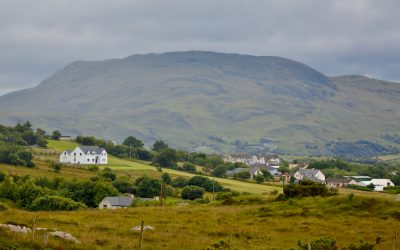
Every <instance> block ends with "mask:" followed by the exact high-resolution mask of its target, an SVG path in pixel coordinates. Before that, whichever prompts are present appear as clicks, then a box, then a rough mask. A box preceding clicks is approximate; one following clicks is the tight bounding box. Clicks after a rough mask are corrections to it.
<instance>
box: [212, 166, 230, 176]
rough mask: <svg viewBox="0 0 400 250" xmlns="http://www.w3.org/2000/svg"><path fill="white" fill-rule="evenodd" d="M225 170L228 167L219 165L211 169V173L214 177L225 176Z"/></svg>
mask: <svg viewBox="0 0 400 250" xmlns="http://www.w3.org/2000/svg"><path fill="white" fill-rule="evenodd" d="M227 170H228V168H227V167H226V166H224V165H219V166H217V167H216V168H214V169H213V171H212V172H211V175H212V176H215V177H225V174H226V171H227Z"/></svg>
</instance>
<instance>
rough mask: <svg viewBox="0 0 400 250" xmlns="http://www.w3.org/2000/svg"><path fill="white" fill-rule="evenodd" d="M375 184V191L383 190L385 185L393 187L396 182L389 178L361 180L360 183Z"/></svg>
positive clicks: (364, 184)
mask: <svg viewBox="0 0 400 250" xmlns="http://www.w3.org/2000/svg"><path fill="white" fill-rule="evenodd" d="M371 184H373V185H374V191H380V192H381V191H383V188H385V187H393V186H394V184H393V182H392V181H391V180H389V179H371V180H370V181H360V182H359V183H358V185H360V186H363V187H366V186H368V185H371Z"/></svg>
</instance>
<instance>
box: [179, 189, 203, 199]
mask: <svg viewBox="0 0 400 250" xmlns="http://www.w3.org/2000/svg"><path fill="white" fill-rule="evenodd" d="M203 194H204V188H201V187H197V186H188V187H185V188H184V189H183V190H182V193H181V197H182V199H185V200H195V199H199V198H203Z"/></svg>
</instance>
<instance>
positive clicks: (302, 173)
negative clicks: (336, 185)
mask: <svg viewBox="0 0 400 250" xmlns="http://www.w3.org/2000/svg"><path fill="white" fill-rule="evenodd" d="M294 177H295V178H296V179H297V180H311V181H318V182H324V181H325V175H324V174H323V173H322V172H321V170H319V169H314V168H311V169H306V168H300V169H299V170H297V172H296V173H295V174H294Z"/></svg>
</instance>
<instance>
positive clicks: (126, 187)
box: [112, 178, 136, 194]
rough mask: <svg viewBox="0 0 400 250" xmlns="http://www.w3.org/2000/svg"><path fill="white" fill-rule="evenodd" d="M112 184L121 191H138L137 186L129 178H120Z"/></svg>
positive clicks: (132, 192) (131, 192)
mask: <svg viewBox="0 0 400 250" xmlns="http://www.w3.org/2000/svg"><path fill="white" fill-rule="evenodd" d="M112 185H113V186H114V187H115V188H116V189H117V190H118V192H120V193H130V194H134V193H136V187H135V185H133V183H132V182H131V181H130V180H129V179H127V178H119V179H116V180H115V181H113V183H112Z"/></svg>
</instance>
